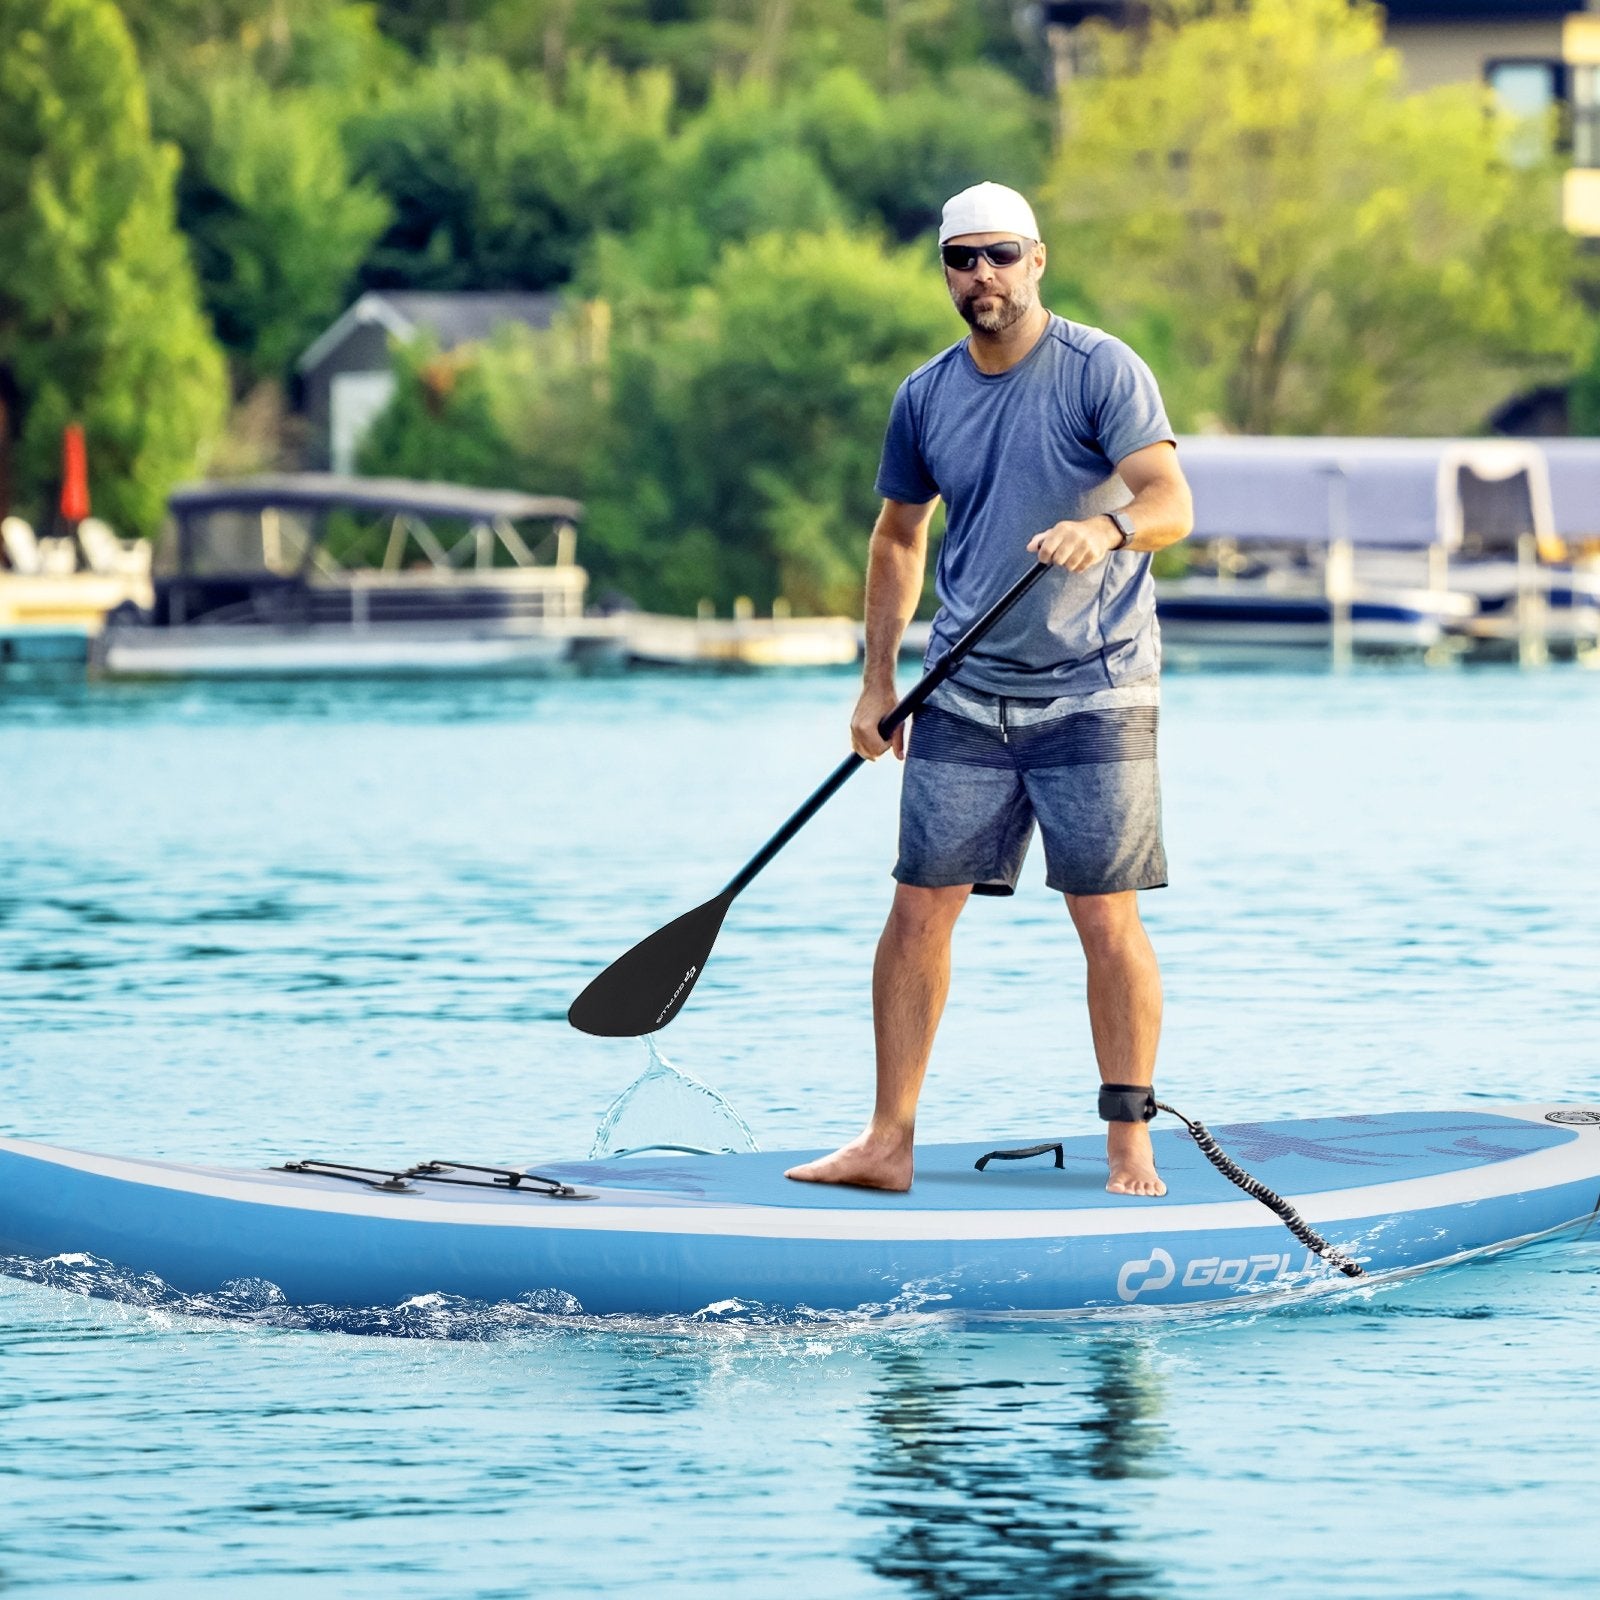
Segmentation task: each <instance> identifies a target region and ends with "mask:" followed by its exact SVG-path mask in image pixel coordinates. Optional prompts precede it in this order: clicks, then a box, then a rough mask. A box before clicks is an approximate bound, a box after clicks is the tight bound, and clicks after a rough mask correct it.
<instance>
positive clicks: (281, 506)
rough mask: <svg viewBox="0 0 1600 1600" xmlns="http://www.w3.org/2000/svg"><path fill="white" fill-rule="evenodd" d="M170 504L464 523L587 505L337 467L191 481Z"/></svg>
mask: <svg viewBox="0 0 1600 1600" xmlns="http://www.w3.org/2000/svg"><path fill="white" fill-rule="evenodd" d="M168 504H169V506H170V507H171V509H172V512H173V514H174V516H176V517H178V518H180V519H185V518H188V517H191V516H204V515H206V514H208V513H210V512H221V511H262V510H267V509H276V510H280V511H332V510H337V509H345V510H351V511H371V512H387V513H388V514H390V515H392V516H413V517H459V518H461V519H462V520H463V521H466V522H499V521H505V522H518V521H521V520H522V519H523V518H525V517H528V518H531V517H548V518H552V519H554V520H556V521H559V522H577V521H579V520H581V518H582V516H583V506H582V504H581V502H579V501H577V500H568V499H564V498H563V497H561V496H559V495H538V494H521V493H519V492H518V491H516V490H513V489H477V488H472V487H470V486H468V485H466V484H457V483H417V482H414V481H412V480H411V479H409V478H358V477H351V476H344V475H341V474H339V473H334V472H280V473H264V474H262V475H260V476H258V477H254V478H230V479H225V480H222V481H219V482H215V483H192V484H186V485H184V486H183V487H182V488H179V489H174V490H173V492H172V494H171V496H170V497H169V500H168Z"/></svg>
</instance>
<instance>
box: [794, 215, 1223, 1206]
mask: <svg viewBox="0 0 1600 1600" xmlns="http://www.w3.org/2000/svg"><path fill="white" fill-rule="evenodd" d="M939 244H940V254H941V257H942V260H943V263H944V272H945V281H946V284H947V285H948V287H949V290H950V298H951V300H952V301H953V302H954V303H955V307H956V310H957V311H959V312H960V313H961V316H962V317H963V318H964V319H965V321H966V322H967V324H968V327H969V328H970V330H971V331H970V332H969V333H968V335H967V337H966V338H964V339H963V340H961V341H960V342H959V343H957V344H954V345H952V346H951V347H950V348H949V349H948V350H946V351H944V352H943V353H942V354H941V355H938V356H935V357H934V359H933V360H932V361H930V362H928V363H927V364H926V365H925V366H922V367H919V368H918V369H917V370H916V371H915V372H913V373H912V374H911V376H910V377H909V378H907V379H906V381H905V382H904V383H903V384H901V386H900V390H899V392H898V393H897V394H896V396H895V400H894V406H893V410H892V411H891V413H890V418H889V429H888V435H887V437H886V439H885V442H884V448H883V458H882V463H881V465H880V468H879V472H878V481H877V490H878V493H879V494H880V495H881V496H882V497H883V509H882V511H881V512H880V513H879V515H878V520H877V523H876V525H875V527H874V528H873V531H872V542H871V547H870V552H869V557H868V567H867V605H866V612H867V654H866V667H865V673H864V682H863V687H862V692H861V698H860V700H859V702H858V703H857V705H856V708H855V712H854V715H853V716H852V718H851V723H850V738H851V743H852V745H853V746H854V748H855V750H856V751H857V753H858V754H860V755H862V756H864V757H866V758H867V759H868V760H876V759H877V758H878V757H879V756H881V755H882V754H883V753H884V752H885V751H886V750H888V749H890V748H891V747H892V748H893V750H894V752H895V754H896V756H898V757H900V758H901V759H902V760H904V761H905V763H906V767H905V777H904V782H903V784H902V789H901V808H900V855H899V860H898V862H897V863H896V865H895V869H894V876H895V879H896V888H895V896H894V904H893V908H892V909H891V911H890V913H889V919H888V923H887V925H886V926H885V928H884V931H883V936H882V938H881V939H880V941H879V943H878V952H877V959H876V962H875V964H874V967H873V981H872V999H873V1028H874V1034H875V1039H876V1046H877V1099H876V1104H875V1106H874V1109H873V1113H872V1119H871V1121H870V1123H869V1124H868V1126H867V1128H866V1131H865V1132H864V1133H862V1134H861V1136H860V1137H859V1138H857V1139H855V1140H853V1141H852V1142H851V1143H849V1144H847V1145H845V1146H844V1147H843V1148H842V1149H840V1150H837V1151H835V1152H834V1153H833V1154H832V1155H830V1156H826V1157H824V1158H823V1159H821V1160H820V1161H813V1162H810V1163H808V1164H806V1165H804V1166H799V1167H795V1168H793V1169H792V1170H791V1171H790V1172H789V1174H788V1176H789V1177H791V1178H795V1179H799V1180H802V1181H805V1182H810V1183H843V1184H857V1185H863V1186H866V1187H869V1188H875V1189H892V1190H905V1189H909V1188H910V1187H911V1180H912V1169H913V1153H912V1136H913V1133H914V1131H915V1127H916V1110H917V1099H918V1096H919V1094H920V1092H921V1089H922V1080H923V1077H924V1075H925V1074H926V1072H927V1067H928V1058H929V1055H930V1054H931V1052H932V1049H933V1039H934V1033H935V1030H936V1029H937V1027H938V1024H939V1018H940V1015H941V1014H942V1012H943V1010H944V1003H945V998H946V995H947V994H948V992H949V987H950V937H951V933H952V931H953V929H954V927H955V923H956V919H957V917H958V916H959V915H960V914H961V910H962V908H963V906H964V905H965V904H966V902H967V900H968V897H969V896H971V895H973V894H979V895H1009V894H1011V893H1012V892H1013V891H1014V890H1015V887H1016V883H1017V877H1018V874H1019V873H1020V871H1021V868H1022V861H1023V857H1024V855H1025V854H1026V852H1027V848H1028V844H1029V841H1030V840H1031V838H1032V835H1033V829H1034V826H1035V823H1037V825H1038V827H1039V829H1040V832H1041V834H1042V835H1043V839H1044V850H1045V863H1046V868H1047V876H1046V882H1047V883H1048V885H1049V886H1050V887H1051V888H1052V889H1054V890H1056V891H1058V892H1059V893H1061V894H1062V895H1064V896H1065V898H1066V904H1067V911H1068V913H1069V914H1070V916H1071V919H1072V923H1073V926H1074V927H1075V928H1076V930H1077V934H1078V939H1079V941H1080V943H1081V945H1082V947H1083V954H1084V958H1085V961H1086V963H1087V967H1088V1004H1089V1022H1090V1030H1091V1033H1092V1035H1093V1039H1094V1049H1095V1056H1096V1058H1097V1061H1098V1063H1099V1068H1100V1079H1101V1085H1102V1087H1101V1090H1100V1115H1101V1116H1102V1117H1103V1118H1105V1119H1106V1121H1107V1123H1108V1128H1107V1148H1106V1155H1107V1162H1108V1166H1109V1168H1110V1176H1109V1180H1108V1182H1107V1184H1106V1188H1107V1189H1108V1190H1110V1191H1111V1193H1113V1194H1128V1195H1148V1196H1157V1195H1162V1194H1165V1193H1166V1186H1165V1184H1163V1183H1162V1181H1161V1179H1160V1177H1159V1176H1158V1175H1157V1173H1156V1168H1155V1159H1154V1156H1153V1153H1152V1151H1151V1145H1150V1134H1149V1130H1148V1128H1147V1126H1146V1123H1147V1122H1148V1120H1149V1118H1150V1117H1151V1116H1153V1115H1154V1114H1155V1107H1154V1097H1153V1094H1152V1090H1151V1085H1152V1083H1153V1081H1154V1074H1155V1060H1156V1043H1157V1039H1158V1037H1159V1035H1160V1031H1161V975H1160V970H1159V968H1158V967H1157V964H1156V958H1155V952H1154V951H1153V950H1152V948H1151V945H1150V941H1149V938H1148V937H1147V935H1146V933H1145V930H1144V927H1143V924H1142V923H1141V921H1140V918H1139V907H1138V900H1137V892H1138V891H1139V890H1141V889H1155V888H1160V887H1162V886H1163V885H1164V884H1165V883H1166V881H1167V862H1166V853H1165V850H1164V849H1163V846H1162V840H1161V799H1160V789H1159V784H1158V779H1157V771H1156V722H1157V716H1158V710H1159V705H1160V687H1159V672H1160V665H1161V651H1160V636H1159V633H1158V631H1157V627H1156V617H1155V592H1154V586H1153V584H1152V582H1151V577H1150V557H1151V553H1152V552H1154V551H1156V550H1161V549H1165V548H1166V547H1167V546H1168V545H1171V544H1175V543H1176V542H1177V541H1178V540H1180V539H1182V538H1184V537H1185V535H1187V534H1188V532H1189V531H1190V528H1191V527H1192V525H1193V506H1192V503H1191V500H1190V496H1189V489H1188V485H1187V484H1186V483H1185V481H1184V478H1183V473H1182V471H1181V470H1180V468H1179V466H1178V457H1177V449H1176V441H1175V440H1174V438H1173V434H1172V430H1171V427H1170V426H1169V424H1168V422H1167V417H1166V412H1165V409H1164V407H1163V405H1162V401H1161V395H1160V391H1159V390H1158V389H1157V387H1156V382H1155V379H1154V377H1153V376H1152V375H1151V372H1150V369H1149V368H1148V367H1147V366H1146V365H1145V364H1144V362H1143V361H1141V360H1140V359H1139V357H1138V356H1137V355H1135V354H1134V352H1133V351H1132V350H1130V349H1129V348H1128V346H1127V345H1125V344H1123V343H1122V341H1121V340H1119V339H1116V338H1113V337H1112V336H1111V335H1110V334H1107V333H1104V332H1102V331H1101V330H1100V329H1098V328H1090V327H1085V326H1083V325H1081V324H1078V323H1074V322H1068V321H1067V320H1066V319H1064V318H1062V317H1058V316H1056V315H1054V314H1053V313H1052V312H1049V311H1047V310H1046V309H1045V308H1044V306H1043V305H1042V304H1041V303H1040V300H1039V280H1040V278H1041V277H1042V276H1043V274H1044V270H1045V259H1046V253H1045V247H1044V245H1043V243H1042V242H1041V241H1040V237H1039V228H1038V224H1037V223H1036V222H1035V220H1034V216H1033V211H1032V208H1031V207H1030V206H1029V204H1028V202H1027V201H1026V200H1025V199H1024V198H1023V197H1022V196H1021V195H1020V194H1018V193H1017V192H1016V191H1015V190H1013V189H1007V188H1004V187H1003V186H1001V185H1000V184H995V183H980V184H977V185H975V186H974V187H973V188H970V189H965V190H963V191H962V192H961V193H960V194H958V195H956V196H954V197H953V198H952V199H951V200H950V201H948V202H947V203H946V205H945V208H944V215H943V220H942V223H941V225H940V229H939ZM940 499H942V500H943V501H944V503H945V511H946V527H945V535H944V540H943V542H942V544H941V546H940V549H939V561H938V568H937V574H936V577H937V588H938V594H939V600H940V608H939V612H938V614H937V616H936V617H935V618H934V623H933V631H932V638H931V639H930V642H929V646H928V661H929V663H930V664H931V663H932V661H933V660H934V659H936V658H937V657H938V656H940V655H942V654H943V653H944V651H945V650H947V649H948V648H949V646H950V645H952V644H953V643H954V642H955V641H956V640H957V639H958V638H960V636H961V635H962V634H963V633H964V632H965V631H966V630H967V628H968V627H970V626H971V624H972V623H973V622H974V621H976V620H977V618H978V617H979V616H981V615H982V614H983V612H984V611H985V610H986V609H987V608H988V607H989V606H990V605H991V604H992V603H993V602H994V601H995V600H996V599H997V598H998V597H999V596H1000V595H1001V594H1002V593H1003V592H1004V591H1005V590H1006V589H1007V588H1009V587H1010V586H1011V584H1012V583H1013V582H1014V581H1015V580H1016V578H1017V577H1018V576H1019V575H1020V573H1021V572H1022V571H1024V570H1026V569H1025V566H1024V563H1025V562H1026V561H1027V560H1028V558H1029V556H1030V553H1031V555H1032V557H1033V558H1034V559H1036V560H1038V561H1041V562H1048V563H1051V564H1052V565H1053V566H1054V567H1055V568H1056V569H1057V570H1056V571H1055V572H1053V573H1051V574H1050V575H1049V576H1048V577H1046V578H1044V579H1042V580H1041V581H1040V582H1039V583H1037V584H1035V585H1034V586H1033V587H1032V588H1031V589H1030V590H1029V592H1028V593H1027V595H1026V596H1025V597H1024V598H1023V600H1022V601H1021V602H1020V603H1019V604H1018V605H1016V606H1015V607H1013V609H1012V610H1011V612H1010V613H1009V614H1008V615H1007V616H1006V617H1005V618H1004V619H1003V620H1002V621H1001V622H1000V623H999V624H997V625H996V626H995V627H994V628H993V629H992V630H991V631H990V632H989V633H988V634H987V635H986V636H985V637H984V638H983V639H982V640H981V641H980V643H979V644H978V645H977V647H976V648H975V649H974V650H973V651H972V653H971V654H970V655H969V656H968V657H967V658H966V660H965V661H964V662H963V663H962V664H961V665H960V666H959V667H958V668H957V669H956V671H955V673H954V674H953V676H952V677H951V678H950V679H949V680H948V681H947V682H946V683H945V684H943V685H942V686H941V687H940V688H939V689H938V690H937V691H936V692H935V693H934V695H933V696H932V697H931V699H930V700H929V701H928V703H927V705H926V706H924V707H923V709H922V710H920V711H919V712H918V713H917V714H916V717H915V718H914V719H913V722H912V727H911V735H910V740H909V744H908V742H907V740H906V738H905V730H904V728H903V727H902V728H898V729H896V730H895V733H894V736H893V739H892V741H890V742H885V741H884V739H882V738H881V737H880V735H879V733H878V723H879V721H880V720H881V719H882V718H883V716H884V715H885V714H886V713H887V712H888V711H889V710H890V709H891V708H892V707H893V706H894V704H895V702H896V698H897V697H896V693H895V687H894V665H895V659H896V656H897V655H898V652H899V645H900V639H901V636H902V635H903V634H904V632H905V628H906V624H907V623H908V622H909V621H910V619H911V616H912V614H913V612H914V611H915V609H916V604H917V600H918V598H919V597H920V595H921V592H922V581H923V570H924V566H925V564H926V559H927V546H928V525H929V522H930V520H931V519H932V516H933V511H934V507H935V506H936V505H937V503H938V502H939V500H940ZM1039 976H1040V978H1041V981H1042V984H1043V986H1044V989H1045V992H1046V993H1047V994H1050V995H1052V996H1053V994H1054V990H1055V982H1054V964H1053V962H1047V963H1046V964H1045V966H1044V967H1043V968H1042V970H1041V972H1040V974H1039Z"/></svg>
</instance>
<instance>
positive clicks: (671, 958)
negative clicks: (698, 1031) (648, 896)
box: [567, 890, 733, 1039]
mask: <svg viewBox="0 0 1600 1600" xmlns="http://www.w3.org/2000/svg"><path fill="white" fill-rule="evenodd" d="M732 904H733V897H732V896H731V895H730V894H728V892H727V891H726V890H724V891H723V892H722V893H721V894H719V895H718V896H717V898H716V899H715V900H708V901H706V903H705V904H704V905H703V906H696V907H695V908H694V910H693V911H686V912H685V913H684V914H683V915H682V916H681V917H679V918H677V919H676V920H675V921H673V922H669V923H668V924H667V925H666V927H664V928H657V929H656V931H655V932H654V933H652V934H651V935H650V937H649V938H648V939H641V940H640V941H639V943H638V944H636V945H635V946H634V947H633V949H631V950H630V951H629V952H628V953H627V954H626V955H623V956H618V957H617V959H616V960H615V961H613V962H612V963H611V965H610V966H609V967H607V968H606V970H605V971H604V972H602V973H601V974H600V976H599V977H598V978H596V979H595V980H594V981H593V982H592V983H591V984H590V985H589V987H588V988H587V989H585V990H584V991H583V993H582V994H580V995H579V996H578V998H577V999H576V1000H574V1001H573V1002H572V1005H571V1006H570V1007H569V1008H568V1010H567V1021H568V1022H570V1023H571V1024H572V1026H573V1027H574V1028H579V1029H581V1030H582V1031H583V1032H584V1033H595V1034H599V1035H600V1036H601V1037H602V1038H605V1039H637V1038H638V1037H639V1036H640V1035H641V1034H645V1033H654V1032H655V1031H656V1030H657V1029H658V1028H664V1027H666V1025H667V1024H668V1023H669V1022H671V1021H672V1019H673V1018H674V1017H675V1016H677V1014H678V1013H679V1012H680V1011H681V1010H682V1009H683V1003H684V1001H685V1000H687V999H688V998H689V995H690V994H691V992H692V991H693V989H694V986H695V983H696V982H697V981H698V980H699V977H700V974H701V973H702V972H704V971H705V967H706V959H707V958H708V957H709V956H710V954H711V947H712V945H714V944H715V943H716V942H717V934H718V932H719V931H720V930H721V927H722V919H723V918H724V917H725V916H727V914H728V907H729V906H730V905H732Z"/></svg>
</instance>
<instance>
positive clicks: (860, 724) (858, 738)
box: [850, 683, 906, 761]
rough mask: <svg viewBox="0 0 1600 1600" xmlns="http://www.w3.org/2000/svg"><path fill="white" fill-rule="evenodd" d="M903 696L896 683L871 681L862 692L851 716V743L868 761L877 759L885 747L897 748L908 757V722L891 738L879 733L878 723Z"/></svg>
mask: <svg viewBox="0 0 1600 1600" xmlns="http://www.w3.org/2000/svg"><path fill="white" fill-rule="evenodd" d="M898 703H899V696H898V695H897V694H896V693H895V692H894V685H893V684H892V683H886V684H870V685H868V687H866V688H865V689H863V690H862V691H861V698H860V699H859V700H858V701H856V709H855V713H854V715H852V717H851V718H850V745H851V748H852V749H853V750H854V751H855V753H856V754H857V755H858V756H860V757H862V759H863V760H866V761H876V760H877V759H878V757H879V756H881V755H882V754H883V753H884V751H885V750H888V749H891V748H892V749H893V750H894V753H895V755H897V756H898V757H899V758H900V760H902V761H904V760H905V758H906V725H905V723H903V722H902V723H901V724H900V726H899V727H898V728H896V729H895V730H894V733H893V734H892V735H891V737H890V738H888V739H885V738H884V737H883V735H882V734H880V733H879V732H878V724H879V723H880V722H882V721H883V719H884V718H885V717H886V716H888V715H889V713H890V712H891V711H893V710H894V708H895V706H896V705H897V704H898Z"/></svg>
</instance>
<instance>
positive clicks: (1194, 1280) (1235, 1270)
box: [1117, 1245, 1321, 1303]
mask: <svg viewBox="0 0 1600 1600" xmlns="http://www.w3.org/2000/svg"><path fill="white" fill-rule="evenodd" d="M1292 1260H1293V1258H1292V1254H1291V1252H1289V1251H1287V1250H1285V1251H1283V1252H1282V1254H1278V1255H1259V1256H1196V1257H1195V1258H1194V1260H1192V1261H1191V1262H1189V1263H1188V1265H1187V1266H1185V1267H1184V1269H1183V1278H1182V1280H1181V1282H1180V1283H1179V1287H1180V1288H1182V1289H1210V1288H1250V1287H1252V1286H1254V1285H1257V1284H1263V1283H1276V1282H1277V1281H1278V1279H1280V1278H1287V1277H1289V1276H1291V1275H1294V1276H1299V1275H1300V1274H1301V1273H1306V1272H1312V1271H1315V1270H1316V1268H1317V1267H1318V1266H1319V1265H1321V1263H1320V1262H1319V1261H1318V1260H1317V1256H1316V1252H1315V1251H1312V1250H1308V1251H1306V1256H1305V1260H1304V1261H1303V1262H1302V1263H1301V1264H1300V1266H1299V1267H1298V1268H1296V1267H1294V1266H1293V1265H1292ZM1177 1276H1178V1264H1177V1263H1176V1262H1175V1261H1174V1260H1173V1259H1172V1257H1171V1256H1170V1255H1168V1254H1167V1252H1166V1251H1165V1250H1163V1249H1161V1247H1160V1246H1159V1245H1158V1246H1157V1247H1156V1248H1155V1249H1154V1250H1152V1251H1151V1252H1150V1254H1149V1255H1147V1256H1136V1257H1135V1258H1134V1259H1133V1260H1132V1261H1124V1262H1123V1263H1122V1270H1121V1271H1120V1272H1119V1273H1118V1274H1117V1298H1118V1299H1119V1300H1123V1301H1127V1302H1130V1303H1131V1302H1132V1301H1135V1300H1137V1299H1138V1298H1139V1296H1140V1295H1145V1294H1157V1293H1159V1292H1160V1291H1161V1290H1162V1289H1167V1288H1170V1287H1171V1286H1172V1282H1173V1280H1174V1279H1175V1278H1176V1277H1177Z"/></svg>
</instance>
